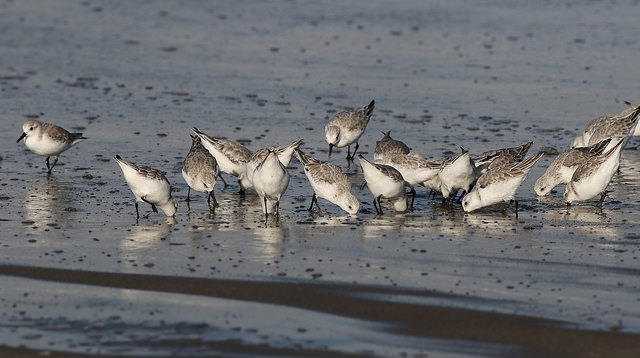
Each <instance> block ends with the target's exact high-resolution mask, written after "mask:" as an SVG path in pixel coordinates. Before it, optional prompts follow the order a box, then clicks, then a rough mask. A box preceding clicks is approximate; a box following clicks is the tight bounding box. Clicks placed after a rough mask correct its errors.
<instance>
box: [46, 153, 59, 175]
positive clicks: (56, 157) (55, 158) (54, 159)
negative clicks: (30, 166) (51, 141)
mask: <svg viewBox="0 0 640 358" xmlns="http://www.w3.org/2000/svg"><path fill="white" fill-rule="evenodd" d="M57 163H58V156H57V155H56V156H55V157H53V164H51V168H49V173H51V171H52V170H53V167H55V166H56V164H57ZM48 164H49V157H47V166H48Z"/></svg>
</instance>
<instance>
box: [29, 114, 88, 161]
mask: <svg viewBox="0 0 640 358" xmlns="http://www.w3.org/2000/svg"><path fill="white" fill-rule="evenodd" d="M25 137H26V139H25V140H24V144H25V145H26V146H27V148H29V150H31V151H32V152H33V153H35V154H37V155H41V156H43V157H47V172H48V173H51V170H52V169H53V167H54V166H55V165H56V163H57V162H58V155H60V153H62V152H64V151H65V150H67V149H69V148H71V147H73V146H74V145H76V144H78V143H79V142H81V141H83V140H85V139H87V138H85V137H83V136H82V133H69V132H68V131H67V130H65V129H64V128H62V127H58V126H57V125H55V124H51V123H44V122H38V121H36V120H33V119H31V120H28V121H26V122H24V124H23V125H22V135H21V136H20V138H18V140H17V142H19V141H21V140H22V138H25ZM49 157H53V164H52V165H49Z"/></svg>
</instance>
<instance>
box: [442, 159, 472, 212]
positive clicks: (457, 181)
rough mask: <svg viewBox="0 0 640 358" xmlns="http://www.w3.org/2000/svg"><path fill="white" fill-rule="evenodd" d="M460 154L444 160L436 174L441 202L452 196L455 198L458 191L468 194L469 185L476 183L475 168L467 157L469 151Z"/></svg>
mask: <svg viewBox="0 0 640 358" xmlns="http://www.w3.org/2000/svg"><path fill="white" fill-rule="evenodd" d="M460 149H461V150H462V153H460V154H458V155H456V156H454V157H449V158H446V159H445V160H444V161H443V162H442V165H441V167H440V171H439V172H438V179H439V182H440V191H441V192H442V199H443V202H444V201H446V199H447V198H449V195H451V194H453V196H452V199H453V198H455V196H456V193H457V192H458V190H460V189H462V190H463V191H464V192H468V191H469V188H470V187H471V185H472V184H473V183H474V182H475V181H476V179H477V176H476V173H477V171H476V166H475V164H474V163H473V160H472V159H471V156H470V155H469V151H468V150H465V149H462V148H460Z"/></svg>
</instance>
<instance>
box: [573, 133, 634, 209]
mask: <svg viewBox="0 0 640 358" xmlns="http://www.w3.org/2000/svg"><path fill="white" fill-rule="evenodd" d="M623 142H624V139H617V142H616V144H615V145H614V147H613V148H611V149H610V150H609V151H608V152H605V153H604V154H602V155H597V156H592V157H590V158H589V159H588V160H585V161H583V163H582V164H581V165H580V166H578V169H576V171H575V173H573V176H572V177H571V181H570V182H569V183H568V184H567V186H566V187H565V188H564V199H565V200H566V201H567V205H571V203H573V202H576V201H586V200H589V199H591V198H594V197H596V196H597V195H598V194H600V200H599V201H598V206H601V205H602V202H603V201H604V198H605V196H606V190H605V189H606V188H607V186H608V185H609V182H611V178H613V175H614V174H615V172H616V170H618V165H619V164H620V151H621V150H622V145H623Z"/></svg>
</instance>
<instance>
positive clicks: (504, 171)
mask: <svg viewBox="0 0 640 358" xmlns="http://www.w3.org/2000/svg"><path fill="white" fill-rule="evenodd" d="M542 155H544V152H540V153H538V154H536V155H534V156H531V157H529V158H527V159H525V160H523V161H521V162H515V163H513V162H512V163H508V164H505V165H503V166H501V167H499V168H493V169H489V170H487V171H486V172H485V173H484V174H482V175H481V176H480V177H479V178H478V181H477V183H476V186H475V188H474V189H473V190H472V191H471V192H470V193H468V194H467V195H465V196H464V198H462V209H463V210H464V211H465V212H470V211H473V210H477V209H480V208H483V207H485V206H489V205H493V204H497V203H499V202H502V201H510V200H514V198H513V195H514V194H515V192H516V190H517V189H518V187H519V186H520V184H522V182H523V181H524V180H525V179H526V177H527V174H528V173H529V171H530V170H531V168H532V167H533V165H534V164H536V162H537V161H538V160H539V159H540V158H541V157H542ZM515 203H516V216H518V201H517V200H516V201H515Z"/></svg>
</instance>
